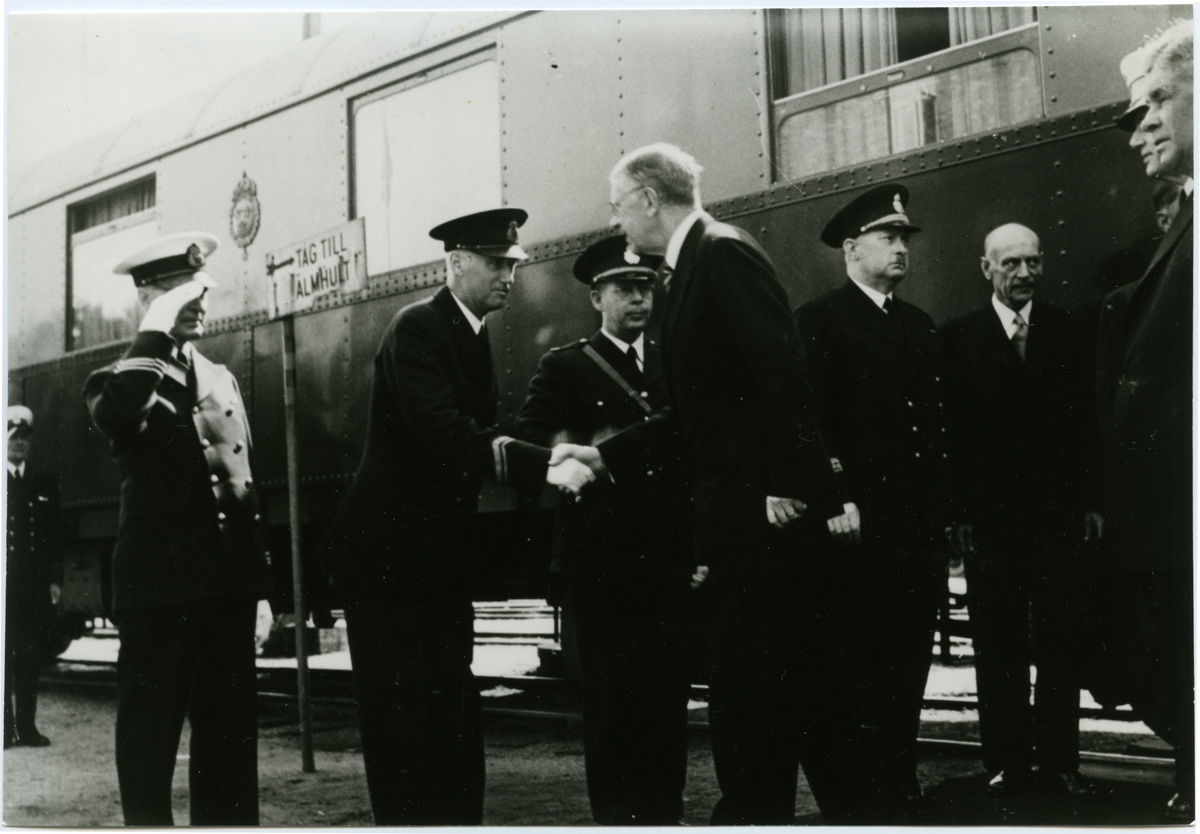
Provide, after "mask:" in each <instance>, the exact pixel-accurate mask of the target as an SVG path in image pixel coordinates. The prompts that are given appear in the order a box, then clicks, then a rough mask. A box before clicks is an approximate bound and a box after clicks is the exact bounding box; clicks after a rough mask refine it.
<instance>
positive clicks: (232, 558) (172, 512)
mask: <svg viewBox="0 0 1200 834" xmlns="http://www.w3.org/2000/svg"><path fill="white" fill-rule="evenodd" d="M173 347H174V340H173V339H172V338H171V337H170V336H168V335H167V334H165V333H160V332H153V331H151V332H144V333H139V334H138V336H137V337H136V338H135V339H134V341H133V344H132V345H130V347H129V350H128V351H126V353H125V355H124V356H123V357H122V358H121V360H120V361H118V362H117V363H116V364H115V365H111V366H109V367H107V368H103V369H101V370H99V371H96V372H95V373H93V374H92V375H91V376H90V377H88V380H87V383H86V386H85V389H84V398H85V400H86V402H87V406H88V410H89V411H90V412H91V415H92V420H93V421H94V422H95V424H96V426H97V427H98V428H99V429H100V430H101V431H102V432H104V434H105V435H107V436H108V438H109V439H110V440H111V441H112V449H113V456H114V457H115V458H116V460H117V465H118V466H119V467H120V469H121V474H122V476H123V480H122V482H121V516H120V526H119V528H118V531H117V543H116V547H115V549H114V551H113V565H112V575H113V617H114V619H115V620H116V622H117V625H118V628H119V629H120V636H121V652H120V656H119V658H118V661H117V678H118V694H119V705H118V708H117V746H116V754H117V775H118V778H119V780H120V785H121V803H122V806H123V808H124V811H125V821H126V823H127V824H130V825H148V824H153V825H170V824H171V774H172V772H173V771H174V767H175V756H176V753H177V749H178V747H179V735H180V732H181V730H182V726H183V720H184V718H185V717H187V719H188V721H189V723H190V724H191V727H192V736H191V760H190V764H189V775H190V780H189V784H190V788H191V822H192V824H193V825H254V824H257V822H258V760H257V734H258V730H257V719H256V705H255V698H256V686H255V666H254V619H255V608H256V601H257V600H259V599H261V598H263V597H264V596H266V594H267V592H268V589H269V578H268V577H269V574H268V566H267V559H266V556H265V553H264V551H263V548H262V540H263V537H262V524H261V519H260V517H259V513H258V499H257V495H256V493H255V488H254V483H253V481H252V479H251V471H250V459H249V456H250V426H249V422H248V420H247V418H246V411H245V407H244V405H243V403H242V398H241V394H240V393H239V391H238V386H237V381H236V380H235V379H234V376H233V374H231V373H230V372H229V371H228V370H226V369H225V368H224V367H223V366H220V365H214V364H213V363H211V362H209V361H208V360H207V359H205V358H204V356H202V355H201V354H200V353H199V352H198V351H193V352H192V353H193V357H194V361H193V365H192V369H191V370H190V371H189V370H187V369H185V368H184V367H182V366H181V365H180V364H179V363H177V362H176V361H175V360H173V359H172V349H173Z"/></svg>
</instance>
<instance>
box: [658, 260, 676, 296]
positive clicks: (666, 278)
mask: <svg viewBox="0 0 1200 834" xmlns="http://www.w3.org/2000/svg"><path fill="white" fill-rule="evenodd" d="M674 277H675V268H674V267H673V266H670V265H669V264H668V263H667V262H666V261H663V262H662V266H660V267H659V268H658V280H659V283H660V284H662V288H663V292H670V291H671V279H672V278H674Z"/></svg>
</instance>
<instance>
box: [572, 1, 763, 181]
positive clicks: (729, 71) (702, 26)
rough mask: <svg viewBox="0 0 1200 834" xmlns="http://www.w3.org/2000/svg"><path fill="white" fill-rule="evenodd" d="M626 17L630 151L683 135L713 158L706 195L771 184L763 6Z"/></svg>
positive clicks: (698, 153)
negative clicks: (764, 118)
mask: <svg viewBox="0 0 1200 834" xmlns="http://www.w3.org/2000/svg"><path fill="white" fill-rule="evenodd" d="M619 20H620V24H619V27H618V28H619V37H620V38H621V42H620V44H619V49H620V56H619V57H620V59H621V61H620V63H621V66H622V67H623V75H624V81H623V82H622V86H621V88H620V90H619V95H620V96H622V98H621V102H622V105H623V112H624V117H623V119H622V124H624V125H626V127H624V130H625V135H624V136H623V137H622V138H623V139H624V140H625V142H624V144H623V145H622V152H625V151H632V150H634V149H635V148H638V147H640V146H642V145H646V144H649V143H651V142H660V141H662V142H673V143H675V144H677V145H679V146H680V147H682V148H684V149H685V150H687V151H688V152H689V153H691V154H692V155H693V156H695V157H696V159H697V160H698V161H699V162H700V164H701V165H703V166H704V168H705V170H704V176H703V178H702V180H701V182H702V186H703V188H702V191H703V195H704V199H705V200H721V199H725V198H726V197H731V196H733V195H735V194H745V193H746V192H748V191H753V190H755V189H758V188H764V187H766V185H767V183H768V179H769V178H768V176H767V174H768V171H769V168H768V163H769V159H768V154H767V147H768V143H767V138H766V136H765V134H764V132H763V123H762V120H761V118H760V117H761V115H762V114H763V113H764V112H765V111H766V109H767V103H768V101H767V99H768V94H767V91H766V80H765V78H764V77H763V75H762V63H761V51H762V44H763V40H762V25H763V20H762V14H761V12H759V11H757V10H750V9H738V10H715V9H714V10H688V11H635V12H621V13H620V15H619ZM614 162H615V160H614ZM583 185H584V186H587V183H583ZM606 192H607V188H606V187H605V186H604V184H603V183H602V184H601V193H602V194H606ZM605 199H606V197H605Z"/></svg>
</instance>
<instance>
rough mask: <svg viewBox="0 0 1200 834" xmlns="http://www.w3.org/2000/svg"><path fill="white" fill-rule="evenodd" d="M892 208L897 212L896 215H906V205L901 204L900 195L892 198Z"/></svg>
mask: <svg viewBox="0 0 1200 834" xmlns="http://www.w3.org/2000/svg"><path fill="white" fill-rule="evenodd" d="M892 208H894V209H895V210H896V214H904V203H902V202H900V195H899V194H897V195H896V196H895V197H893V198H892Z"/></svg>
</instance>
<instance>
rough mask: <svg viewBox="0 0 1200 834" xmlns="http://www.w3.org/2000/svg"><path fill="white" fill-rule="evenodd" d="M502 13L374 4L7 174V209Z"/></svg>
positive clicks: (325, 87) (324, 87) (284, 103)
mask: <svg viewBox="0 0 1200 834" xmlns="http://www.w3.org/2000/svg"><path fill="white" fill-rule="evenodd" d="M511 16H513V12H502V11H496V12H423V13H417V12H393V13H379V14H372V15H370V16H368V17H364V18H363V19H362V20H358V21H355V22H353V23H350V24H348V25H347V26H345V27H343V28H342V29H339V30H337V31H335V32H330V33H328V34H326V35H323V36H317V37H315V38H311V39H310V40H306V41H304V42H302V43H301V44H299V45H298V46H296V47H295V48H293V49H291V50H289V51H287V52H284V53H282V54H280V55H279V56H277V57H275V58H272V59H270V60H268V61H265V62H264V63H262V64H259V65H257V66H255V67H251V68H250V69H247V70H243V71H242V72H239V73H237V74H236V75H234V76H232V77H230V78H227V79H226V80H224V81H222V82H221V83H220V84H216V85H214V86H212V87H209V88H207V89H205V90H202V91H200V92H199V93H196V94H193V95H190V96H187V97H185V98H182V99H179V100H176V101H173V102H171V103H169V104H166V105H163V106H160V107H156V108H154V109H153V110H149V111H147V112H146V113H143V114H142V115H140V116H138V117H136V118H134V119H133V120H131V121H130V122H129V123H128V124H126V125H123V126H121V127H119V128H115V129H112V130H108V131H104V132H102V133H98V134H95V135H93V136H91V137H89V138H87V139H85V140H83V141H81V142H78V143H76V144H75V145H72V146H69V147H67V148H64V149H63V150H60V151H57V152H55V153H53V154H51V155H50V156H48V157H45V158H43V159H41V160H40V161H38V162H36V163H34V164H33V165H32V166H30V167H29V168H27V169H26V170H25V171H22V172H18V173H17V174H16V176H13V177H12V179H11V186H10V191H9V207H8V210H9V215H10V216H12V215H15V214H19V213H20V212H22V211H25V210H27V209H30V208H33V207H34V206H36V205H38V204H40V203H43V202H46V201H47V200H51V199H55V198H57V197H60V196H62V195H64V194H66V193H69V192H71V191H73V190H75V189H77V188H80V187H82V186H84V185H87V184H89V183H92V182H96V181H98V180H101V179H104V178H105V177H109V176H112V175H114V174H117V173H119V172H121V171H124V170H128V169H130V168H133V167H135V166H138V165H142V164H144V163H147V162H150V161H152V160H154V159H156V158H158V157H161V156H165V155H166V154H169V153H171V152H172V151H175V150H178V149H180V148H182V147H185V146H187V145H190V144H193V143H195V142H198V141H201V140H203V139H205V138H208V137H211V136H214V135H216V134H219V133H221V132H223V131H226V130H229V129H231V128H235V127H238V126H239V125H242V124H245V123H246V122H248V121H251V120H253V119H256V118H260V117H262V116H264V115H266V114H268V113H271V112H273V111H276V110H279V109H282V108H285V107H288V106H289V105H292V104H295V103H296V102H299V101H302V100H304V99H306V98H310V97H312V96H314V95H319V94H321V93H324V92H327V91H329V90H331V89H334V88H336V87H338V86H339V85H341V84H345V83H347V82H349V81H351V80H353V79H355V78H357V77H359V76H362V75H364V74H367V73H370V72H374V71H376V70H378V69H380V68H382V67H385V66H387V65H389V64H393V63H396V62H399V61H402V60H404V59H405V58H406V57H408V56H410V55H413V54H415V53H417V52H420V51H422V50H424V49H428V48H430V47H432V46H435V45H437V44H440V43H443V42H446V41H450V40H453V39H454V38H456V37H462V36H464V35H467V34H470V33H473V32H476V31H478V30H480V29H482V28H485V27H487V26H489V25H492V24H494V23H497V22H499V21H501V20H503V19H505V18H508V17H511Z"/></svg>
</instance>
